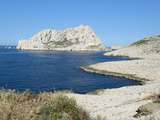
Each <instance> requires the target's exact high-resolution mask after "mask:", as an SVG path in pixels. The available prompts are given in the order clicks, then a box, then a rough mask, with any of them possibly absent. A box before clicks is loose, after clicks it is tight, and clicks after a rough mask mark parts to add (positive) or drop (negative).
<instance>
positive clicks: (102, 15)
mask: <svg viewBox="0 0 160 120" xmlns="http://www.w3.org/2000/svg"><path fill="white" fill-rule="evenodd" d="M81 24H83V25H90V26H91V27H92V29H93V30H94V31H95V32H96V34H97V36H98V37H99V38H100V39H101V40H102V41H103V43H104V44H105V45H107V46H111V45H128V44H130V43H132V42H135V41H137V40H139V39H142V38H144V37H147V36H151V35H157V34H160V0H0V45H16V44H17V42H18V40H20V39H29V38H30V37H32V36H33V35H34V34H36V33H37V32H39V31H41V30H43V29H50V28H51V29H65V28H69V27H75V26H79V25H81Z"/></svg>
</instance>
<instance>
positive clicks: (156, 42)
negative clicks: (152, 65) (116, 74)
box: [105, 35, 160, 58]
mask: <svg viewBox="0 0 160 120" xmlns="http://www.w3.org/2000/svg"><path fill="white" fill-rule="evenodd" d="M105 55H113V56H129V57H140V58H141V57H151V56H154V57H155V56H157V57H159V56H160V35H157V36H151V37H147V38H144V39H142V40H139V41H137V42H135V43H133V44H131V45H129V46H127V47H124V48H121V49H118V50H116V51H113V52H109V53H106V54H105Z"/></svg>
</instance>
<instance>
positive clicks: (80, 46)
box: [17, 25, 105, 51]
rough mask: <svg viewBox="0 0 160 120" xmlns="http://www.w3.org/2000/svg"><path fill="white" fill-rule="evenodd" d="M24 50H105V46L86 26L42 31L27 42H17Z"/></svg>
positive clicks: (19, 47)
mask: <svg viewBox="0 0 160 120" xmlns="http://www.w3.org/2000/svg"><path fill="white" fill-rule="evenodd" d="M17 49H24V50H70V51H72V50H105V46H104V45H103V44H102V42H101V40H100V39H99V38H98V37H97V36H96V34H95V33H94V32H93V30H92V29H91V28H90V27H89V26H87V25H85V26H84V25H81V26H79V27H75V28H69V29H65V30H62V31H60V30H52V29H49V30H44V31H41V32H39V33H38V34H36V35H34V36H33V37H32V38H31V39H29V40H21V41H19V42H18V46H17Z"/></svg>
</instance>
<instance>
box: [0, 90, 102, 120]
mask: <svg viewBox="0 0 160 120" xmlns="http://www.w3.org/2000/svg"><path fill="white" fill-rule="evenodd" d="M0 120H93V119H92V118H91V117H90V116H89V113H88V112H87V111H85V110H84V109H83V108H81V107H79V106H78V105H77V103H76V101H75V100H74V99H73V98H69V97H67V96H66V95H65V94H64V93H63V94H62V93H60V92H58V93H41V94H32V93H31V92H24V93H17V92H15V91H10V90H9V91H6V90H1V91H0ZM94 120H95V119H94ZM97 120H100V118H99V119H97Z"/></svg>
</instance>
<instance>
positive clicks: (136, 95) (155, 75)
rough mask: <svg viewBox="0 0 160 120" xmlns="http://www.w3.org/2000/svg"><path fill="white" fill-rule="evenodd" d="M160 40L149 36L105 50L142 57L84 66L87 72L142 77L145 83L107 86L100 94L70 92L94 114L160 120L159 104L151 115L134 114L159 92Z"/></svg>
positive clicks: (118, 119)
mask: <svg viewBox="0 0 160 120" xmlns="http://www.w3.org/2000/svg"><path fill="white" fill-rule="evenodd" d="M159 41H160V38H159V36H154V37H149V38H145V39H144V40H141V41H138V42H136V43H134V44H132V45H130V46H128V47H125V48H122V49H119V50H116V51H113V52H108V53H106V54H105V55H107V56H128V57H130V58H139V59H134V60H125V61H116V62H103V63H97V64H94V65H90V66H87V67H81V69H83V70H84V71H86V72H92V73H98V74H103V75H113V76H118V77H126V78H129V79H132V80H137V81H140V82H141V83H143V85H139V86H129V87H122V88H116V89H104V90H102V91H99V92H98V93H97V95H78V94H71V96H72V97H74V98H75V99H76V100H77V102H78V104H79V105H81V106H83V107H84V108H86V109H87V110H88V111H89V112H90V114H91V116H97V115H100V116H102V117H104V118H105V119H106V120H159V119H160V116H159V113H160V108H158V110H157V108H156V112H153V113H152V115H145V116H140V117H138V118H135V117H134V116H135V115H136V114H137V110H138V109H139V107H141V106H144V105H146V104H149V103H152V102H153V101H152V100H151V99H148V98H149V96H154V95H156V94H160V72H159V71H160V55H159V52H158V51H159V48H160V44H159ZM152 109H154V108H152ZM151 116H152V117H151ZM153 117H154V118H153Z"/></svg>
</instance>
